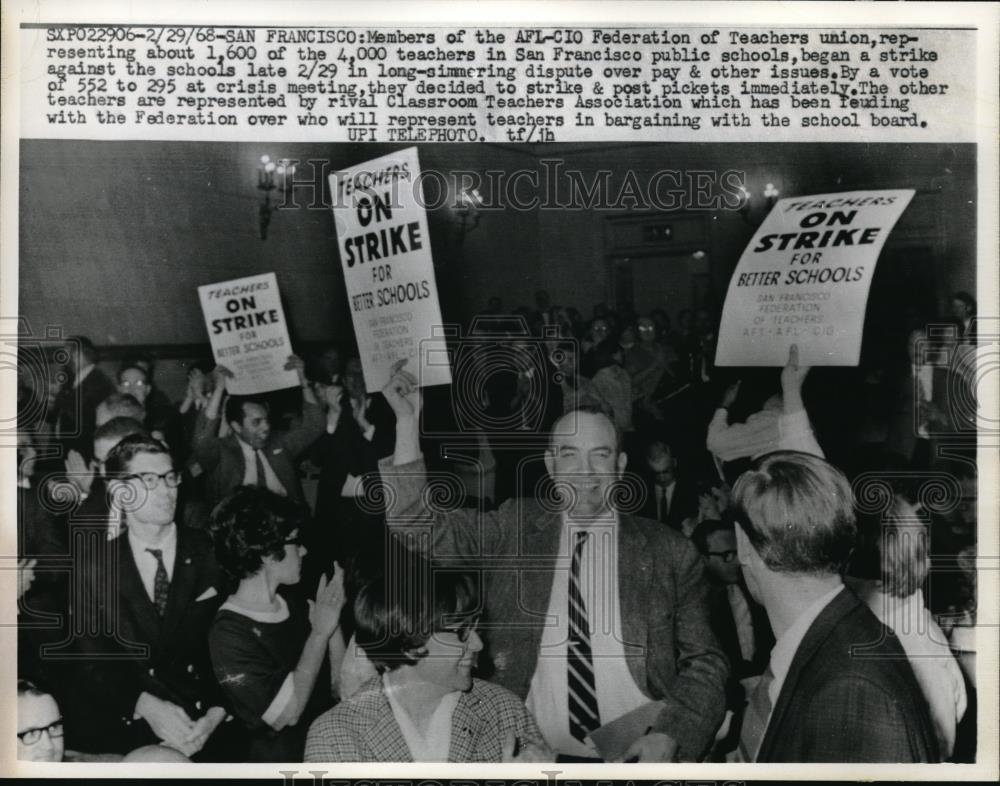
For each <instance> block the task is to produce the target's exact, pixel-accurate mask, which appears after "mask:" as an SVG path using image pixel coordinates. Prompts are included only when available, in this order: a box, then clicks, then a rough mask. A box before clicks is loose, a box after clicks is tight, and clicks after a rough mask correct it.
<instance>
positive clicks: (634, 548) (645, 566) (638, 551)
mask: <svg viewBox="0 0 1000 786" xmlns="http://www.w3.org/2000/svg"><path fill="white" fill-rule="evenodd" d="M652 577H653V555H652V554H651V553H650V549H649V548H647V541H646V536H645V535H644V534H643V533H642V532H641V531H640V529H639V527H638V526H637V525H636V523H635V521H634V520H633V519H632V517H631V516H629V515H627V514H625V513H619V514H618V605H619V607H620V609H619V613H620V614H621V618H622V639H623V640H624V641H623V642H622V643H623V644H624V646H625V657H626V660H627V661H628V664H629V668H630V670H631V671H632V676H633V677H635V679H636V684H637V685H638V686H639V687H640V688H643V687H644V686H645V685H646V675H645V673H644V672H645V661H644V660H643V659H642V658H637V657H634V656H635V655H637V654H639V653H640V652H641V649H642V648H645V646H646V632H647V629H648V626H647V624H646V621H647V618H646V610H645V609H644V608H642V607H641V605H640V604H638V603H633V602H630V600H631V599H633V598H650V597H652V594H651V593H650V588H649V584H650V582H651V581H652ZM636 648H639V649H636ZM630 656H632V657H630Z"/></svg>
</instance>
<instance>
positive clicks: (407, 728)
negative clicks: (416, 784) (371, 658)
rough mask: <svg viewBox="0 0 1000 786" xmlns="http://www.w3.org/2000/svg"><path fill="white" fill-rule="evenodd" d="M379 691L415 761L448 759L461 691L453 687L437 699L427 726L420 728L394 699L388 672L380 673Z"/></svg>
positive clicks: (394, 693) (394, 695)
mask: <svg viewBox="0 0 1000 786" xmlns="http://www.w3.org/2000/svg"><path fill="white" fill-rule="evenodd" d="M382 690H384V691H385V697H386V699H388V701H389V707H391V708H392V716H393V717H394V718H395V719H396V725H397V726H399V730H400V731H401V732H402V734H403V739H404V740H406V747H407V748H409V749H410V756H412V757H413V760H414V761H448V754H449V753H450V752H451V719H452V716H453V715H454V714H455V708H456V707H457V706H458V700H459V698H461V695H462V694H461V691H457V690H454V691H452V692H451V693H447V694H445V696H444V697H443V698H442V699H441V701H440V702H438V705H437V707H436V708H435V709H434V714H433V715H431V718H430V721H429V722H428V724H427V728H426V729H424V730H421V729H419V728H417V725H416V724H415V723H414V722H413V720H412V718H410V716H409V714H408V713H407V712H406V710H405V709H404V708H403V706H402V705H401V704H400V703H399V701H398V700H397V699H396V692H395V689H394V688H393V687H392V686H391V685H390V684H389V674H388V673H385V674H383V675H382Z"/></svg>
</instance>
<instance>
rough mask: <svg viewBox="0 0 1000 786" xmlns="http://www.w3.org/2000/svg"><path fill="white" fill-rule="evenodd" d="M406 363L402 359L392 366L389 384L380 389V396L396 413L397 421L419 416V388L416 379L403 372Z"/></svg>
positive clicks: (404, 359) (407, 372)
mask: <svg viewBox="0 0 1000 786" xmlns="http://www.w3.org/2000/svg"><path fill="white" fill-rule="evenodd" d="M406 362H407V360H406V358H403V359H402V360H397V361H396V362H395V363H394V364H393V366H392V372H391V375H390V377H389V382H388V383H387V384H386V386H385V387H384V388H382V394H383V395H384V396H385V399H386V401H388V402H389V406H390V407H392V411H393V412H394V413H396V419H397V420H403V419H406V418H415V417H416V416H417V415H418V414H420V388H419V386H418V384H417V378H416V377H415V376H413V374H411V373H410V372H409V371H404V370H403V366H405V365H406Z"/></svg>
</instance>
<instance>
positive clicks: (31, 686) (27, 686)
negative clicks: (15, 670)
mask: <svg viewBox="0 0 1000 786" xmlns="http://www.w3.org/2000/svg"><path fill="white" fill-rule="evenodd" d="M17 695H18V696H51V695H52V691H50V690H48V689H47V688H45V687H42V686H40V685H39V684H38V683H37V681H34V682H33V681H32V680H26V679H24V678H23V677H19V678H18V680H17Z"/></svg>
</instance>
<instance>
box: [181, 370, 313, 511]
mask: <svg viewBox="0 0 1000 786" xmlns="http://www.w3.org/2000/svg"><path fill="white" fill-rule="evenodd" d="M285 367H286V368H294V369H295V370H296V371H297V372H298V375H299V383H300V385H301V386H302V401H303V403H302V418H301V419H300V420H299V421H298V422H297V423H296V424H295V425H294V426H293V427H292V429H290V430H289V431H286V432H284V433H277V432H273V431H271V419H270V415H269V413H268V408H267V403H266V402H265V401H264V400H263V399H258V398H248V397H243V396H230V398H229V400H228V401H226V408H225V417H226V422H227V423H228V425H229V428H230V433H229V434H228V435H227V436H225V437H220V436H218V433H219V409H220V406H221V403H222V396H223V393H224V392H225V388H226V384H225V382H226V378H227V377H229V376H232V372H230V371H229V370H228V369H226V368H224V367H223V366H216V369H215V371H214V372H213V373H214V375H215V389H214V390H213V391H212V397H211V399H209V402H208V404H207V405H206V407H205V408H204V409H203V410H202V411H201V412H200V413H199V415H198V423H197V425H196V426H195V435H194V444H193V445H192V451H193V458H194V461H195V462H196V463H197V465H198V467H199V468H200V471H201V472H203V473H204V474H205V495H206V498H207V502H208V504H209V506H210V507H214V505H215V504H216V503H217V502H219V501H220V500H221V499H223V498H224V497H225V496H227V495H228V494H230V493H231V492H232V491H233V489H235V488H236V487H237V486H263V487H266V488H268V489H270V490H271V491H273V492H275V493H276V494H280V495H282V496H287V497H289V498H290V499H292V500H294V501H295V502H298V503H300V504H303V503H304V502H305V498H304V496H303V493H302V483H301V481H300V480H299V472H298V465H297V461H298V459H299V457H300V456H301V455H302V453H303V451H305V449H306V448H308V447H309V446H310V445H311V444H312V443H313V442H315V441H316V439H317V438H318V437H319V436H320V434H322V433H323V429H324V427H325V425H326V421H325V418H324V416H323V410H322V408H321V407H320V405H319V403H318V402H317V401H316V396H315V394H314V393H313V391H312V388H311V387H310V386H309V384H308V382H307V381H306V378H305V374H304V371H303V369H304V367H305V366H304V364H303V362H302V360H301V359H300V358H298V357H297V356H295V355H290V356H289V358H288V363H287V365H286V366H285Z"/></svg>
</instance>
